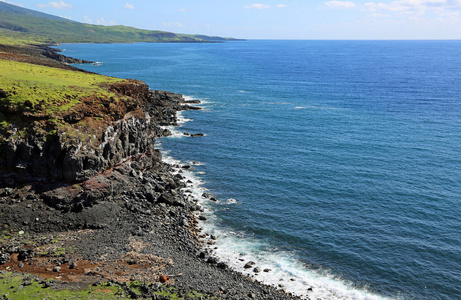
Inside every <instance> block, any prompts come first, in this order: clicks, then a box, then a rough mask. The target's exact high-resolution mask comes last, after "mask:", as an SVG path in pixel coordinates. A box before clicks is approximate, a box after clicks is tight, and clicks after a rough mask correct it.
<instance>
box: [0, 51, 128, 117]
mask: <svg viewBox="0 0 461 300" xmlns="http://www.w3.org/2000/svg"><path fill="white" fill-rule="evenodd" d="M0 70H1V71H0V87H1V88H2V89H3V90H4V91H5V92H7V93H8V96H7V97H6V98H3V99H2V100H1V101H2V104H3V105H12V106H17V107H19V108H26V101H28V106H29V107H30V105H32V107H35V106H36V105H38V104H41V105H42V106H46V107H47V109H48V110H49V113H51V112H57V111H64V110H67V109H70V108H72V106H74V105H75V104H77V103H79V99H80V98H82V97H86V96H92V95H96V96H105V97H110V96H114V95H113V94H111V93H109V92H107V90H105V89H104V88H102V87H101V86H100V85H101V84H103V83H114V82H117V81H121V79H116V78H112V77H107V76H102V75H97V74H88V73H83V72H73V71H69V70H62V69H57V68H50V67H44V66H38V65H32V64H27V63H20V62H15V61H6V60H0Z"/></svg>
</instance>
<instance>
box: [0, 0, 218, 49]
mask: <svg viewBox="0 0 461 300" xmlns="http://www.w3.org/2000/svg"><path fill="white" fill-rule="evenodd" d="M0 35H1V36H7V37H9V38H11V37H13V38H22V39H26V40H28V41H36V42H39V43H52V42H56V43H129V42H206V41H225V40H227V39H226V38H221V37H209V36H204V35H187V34H175V33H171V32H165V31H158V30H144V29H137V28H133V27H128V26H121V25H117V26H101V25H90V24H84V23H79V22H74V21H70V20H66V19H63V18H59V17H56V16H51V15H47V14H42V13H39V12H36V11H32V10H28V9H23V8H20V7H16V6H13V5H10V4H7V3H4V2H0ZM10 41H11V40H10Z"/></svg>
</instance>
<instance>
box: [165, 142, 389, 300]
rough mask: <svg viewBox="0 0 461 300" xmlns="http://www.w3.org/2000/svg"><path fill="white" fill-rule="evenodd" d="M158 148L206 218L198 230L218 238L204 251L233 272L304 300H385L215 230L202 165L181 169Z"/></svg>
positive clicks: (244, 235) (258, 243)
mask: <svg viewBox="0 0 461 300" xmlns="http://www.w3.org/2000/svg"><path fill="white" fill-rule="evenodd" d="M157 148H159V149H160V150H161V151H162V155H163V160H164V162H166V163H168V164H170V165H171V166H173V169H174V173H181V175H182V176H183V177H184V182H186V185H187V187H186V188H184V190H183V191H184V193H185V194H186V195H188V198H189V199H190V200H191V201H195V202H197V203H198V204H199V205H200V206H201V207H202V208H203V212H200V214H203V215H205V216H206V218H207V220H206V221H200V223H199V228H200V229H201V230H202V232H204V233H207V234H208V236H211V235H214V236H216V237H217V240H216V241H213V242H214V243H215V244H214V245H211V246H208V247H209V248H208V249H207V250H208V251H209V252H211V253H213V255H214V256H216V257H218V258H219V260H220V261H223V262H225V263H226V264H227V265H228V266H229V267H230V268H232V269H233V270H235V271H237V272H241V273H243V274H245V275H247V276H249V277H252V278H253V279H254V280H257V281H260V282H262V283H265V284H268V285H272V286H274V287H276V288H279V289H283V290H284V291H286V292H289V293H292V294H295V295H298V296H300V297H302V298H303V299H308V298H310V299H341V300H349V299H351V300H352V299H360V300H375V299H376V300H377V299H387V298H385V297H382V296H379V295H375V294H373V293H371V292H369V291H366V290H364V289H358V288H356V287H354V286H353V284H352V283H349V282H346V281H343V280H341V279H339V278H337V277H335V276H334V275H332V274H331V273H330V272H328V271H326V270H311V269H309V268H308V267H307V266H306V265H305V264H304V263H303V262H302V261H300V260H299V259H298V258H297V257H296V253H294V252H289V251H282V250H278V249H276V248H274V247H272V248H271V245H269V244H267V243H266V242H264V241H262V240H261V239H258V238H255V237H254V236H253V235H252V234H249V233H248V232H235V231H232V230H230V229H226V228H222V227H220V226H218V225H217V224H219V220H218V218H219V217H218V216H217V214H215V213H214V210H215V207H216V205H215V204H213V203H214V202H213V201H211V200H210V198H209V197H208V196H207V193H209V192H210V191H208V190H207V189H206V188H205V184H206V182H205V181H203V180H202V179H201V177H200V175H202V174H204V172H200V171H197V170H195V166H200V165H201V164H200V163H198V162H187V163H186V164H189V165H192V166H193V167H192V168H190V169H184V168H182V166H183V165H184V163H183V162H181V161H179V160H177V159H175V158H173V157H172V156H171V155H170V154H169V151H166V150H164V149H162V147H161V141H158V142H157ZM236 203H239V201H238V200H237V199H232V198H231V199H227V201H226V200H225V201H222V202H220V204H222V205H229V204H231V205H235V204H236ZM197 216H198V215H197ZM205 239H207V238H205ZM210 241H211V240H210ZM207 242H208V240H205V243H204V244H207ZM249 261H252V262H255V265H254V266H253V267H252V268H249V269H244V265H245V264H246V263H247V262H249ZM255 267H258V268H259V269H260V272H259V273H255V272H254V268H255ZM269 270H270V271H269ZM265 271H268V272H265Z"/></svg>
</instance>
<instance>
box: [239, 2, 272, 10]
mask: <svg viewBox="0 0 461 300" xmlns="http://www.w3.org/2000/svg"><path fill="white" fill-rule="evenodd" d="M245 8H246V9H266V8H271V7H270V6H269V5H265V4H261V3H255V4H251V5H247V6H245Z"/></svg>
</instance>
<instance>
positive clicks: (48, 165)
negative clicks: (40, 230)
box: [0, 80, 188, 186]
mask: <svg viewBox="0 0 461 300" xmlns="http://www.w3.org/2000/svg"><path fill="white" fill-rule="evenodd" d="M108 88H109V90H111V91H113V92H116V93H117V94H119V95H122V96H125V97H124V98H123V101H122V100H118V102H115V104H114V101H115V100H114V101H111V100H110V99H90V100H88V101H85V100H84V101H82V104H81V105H79V106H77V107H75V108H74V109H73V110H72V111H71V112H68V113H66V114H64V115H63V116H62V118H63V119H64V120H65V121H66V122H67V123H68V124H70V125H69V126H68V127H65V128H64V129H60V128H58V129H57V130H56V133H55V134H51V135H50V134H48V135H43V134H42V135H39V134H30V133H29V135H28V136H27V137H23V136H18V135H16V134H14V132H13V133H12V134H11V135H10V136H8V137H7V139H6V140H5V141H3V142H2V143H1V144H0V185H5V186H14V185H17V184H19V183H29V182H46V183H53V182H67V183H72V182H79V181H85V180H88V179H89V178H91V177H92V176H95V175H97V174H99V173H101V172H103V171H105V170H107V169H109V168H112V167H114V166H115V165H117V164H119V163H121V162H123V161H124V160H127V159H129V158H131V157H136V156H141V155H145V154H149V155H150V156H151V157H152V158H153V162H155V161H158V160H159V159H160V155H159V153H157V152H156V151H155V148H154V143H155V137H158V136H162V135H165V134H167V133H168V132H167V131H165V130H164V129H162V128H161V126H165V125H175V124H176V123H177V120H176V112H177V111H178V110H183V109H188V106H186V105H182V103H183V102H184V100H183V98H182V96H181V95H178V94H174V93H170V92H165V91H150V90H149V88H148V86H147V85H146V84H145V83H143V82H140V81H135V80H132V81H129V82H123V83H117V84H114V85H111V86H109V87H108ZM101 119H102V121H101ZM98 120H99V121H98ZM82 124H83V125H82ZM88 127H90V128H89V129H88ZM83 129H85V130H86V131H83Z"/></svg>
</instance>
